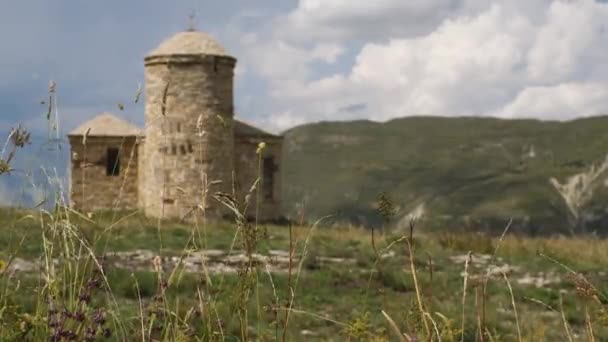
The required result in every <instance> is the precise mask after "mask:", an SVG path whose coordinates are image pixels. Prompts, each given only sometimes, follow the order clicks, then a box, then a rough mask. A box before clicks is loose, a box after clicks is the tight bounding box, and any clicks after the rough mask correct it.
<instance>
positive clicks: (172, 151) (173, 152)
mask: <svg viewBox="0 0 608 342" xmlns="http://www.w3.org/2000/svg"><path fill="white" fill-rule="evenodd" d="M171 154H173V155H175V154H177V146H175V145H171Z"/></svg>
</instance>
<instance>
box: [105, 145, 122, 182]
mask: <svg viewBox="0 0 608 342" xmlns="http://www.w3.org/2000/svg"><path fill="white" fill-rule="evenodd" d="M118 152H119V151H118V149H117V148H115V147H108V151H107V156H106V175H107V176H118V175H119V174H120V157H119V155H118Z"/></svg>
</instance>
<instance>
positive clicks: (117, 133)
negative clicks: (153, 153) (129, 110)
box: [68, 112, 142, 137]
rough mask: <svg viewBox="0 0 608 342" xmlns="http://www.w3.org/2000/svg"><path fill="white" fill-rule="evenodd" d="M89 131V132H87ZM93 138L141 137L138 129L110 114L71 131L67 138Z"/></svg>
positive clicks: (102, 114) (102, 115)
mask: <svg viewBox="0 0 608 342" xmlns="http://www.w3.org/2000/svg"><path fill="white" fill-rule="evenodd" d="M89 129H90V131H89ZM87 131H88V132H89V133H88V136H90V137H93V136H97V137H129V136H140V135H142V131H141V129H139V127H137V126H135V125H132V124H130V123H128V122H127V121H125V120H123V119H120V118H118V117H116V116H114V115H113V114H112V113H107V112H106V113H101V114H99V115H98V116H96V117H94V118H93V119H91V120H89V121H87V122H85V123H83V124H82V125H80V126H78V127H77V128H76V129H74V130H73V131H71V132H70V133H69V134H68V135H69V136H83V135H85V134H86V133H87Z"/></svg>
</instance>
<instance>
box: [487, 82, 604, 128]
mask: <svg viewBox="0 0 608 342" xmlns="http://www.w3.org/2000/svg"><path fill="white" fill-rule="evenodd" d="M606 99H608V87H607V85H606V83H603V84H602V83H562V84H559V85H556V86H552V87H530V88H526V89H524V90H522V91H521V92H520V93H519V94H518V95H517V97H516V98H515V100H513V101H512V102H511V103H510V104H508V105H507V106H506V107H504V108H503V109H501V110H500V111H499V112H498V113H496V115H497V116H500V117H507V118H508V117H536V118H541V119H544V118H560V119H573V118H576V117H580V116H591V115H598V114H608V106H607V101H606Z"/></svg>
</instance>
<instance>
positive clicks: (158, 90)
mask: <svg viewBox="0 0 608 342" xmlns="http://www.w3.org/2000/svg"><path fill="white" fill-rule="evenodd" d="M144 62H145V63H144V64H145V95H146V103H145V120H146V128H145V143H144V144H143V146H144V147H143V152H144V153H143V155H144V157H143V161H142V165H141V166H142V168H143V170H142V171H143V172H142V175H141V176H142V177H143V179H142V180H141V183H140V184H141V188H140V192H139V193H140V196H141V198H140V204H141V205H143V206H144V208H145V213H146V215H148V216H152V217H174V218H175V217H178V218H184V217H188V218H190V219H191V218H192V217H193V216H194V215H196V216H200V215H202V213H203V212H202V210H201V209H204V210H205V211H204V216H205V217H206V218H218V217H219V216H220V215H221V214H222V213H223V212H225V211H224V208H223V207H222V206H221V205H220V203H219V202H218V201H217V200H215V199H213V194H214V193H215V192H217V191H224V192H231V189H232V178H233V177H232V173H233V169H234V156H233V150H234V133H233V119H234V104H233V79H234V67H235V66H236V59H235V58H234V57H232V56H230V55H228V54H227V53H226V51H225V50H224V48H222V46H221V45H220V44H219V43H217V42H216V41H215V40H214V39H213V38H212V37H210V36H209V35H208V34H206V33H203V32H199V31H195V30H189V31H186V32H180V33H177V34H176V35H174V36H173V37H171V38H169V39H168V40H166V41H164V42H163V43H161V44H160V45H159V46H158V47H157V48H156V49H155V50H153V51H152V52H151V53H150V54H149V55H148V56H146V57H145V59H144Z"/></svg>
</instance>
